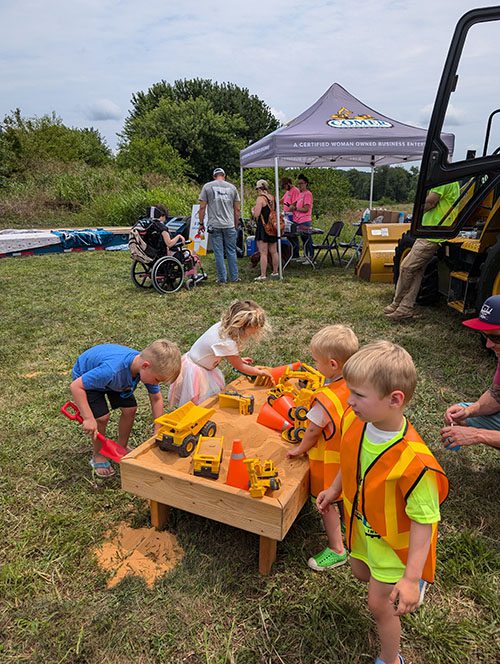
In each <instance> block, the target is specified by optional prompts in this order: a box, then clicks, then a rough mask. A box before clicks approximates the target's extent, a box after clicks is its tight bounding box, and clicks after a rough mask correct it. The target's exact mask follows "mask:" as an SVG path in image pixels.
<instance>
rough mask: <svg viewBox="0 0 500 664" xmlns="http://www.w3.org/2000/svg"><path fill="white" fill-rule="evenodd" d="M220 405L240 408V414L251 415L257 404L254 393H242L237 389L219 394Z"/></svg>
mask: <svg viewBox="0 0 500 664" xmlns="http://www.w3.org/2000/svg"><path fill="white" fill-rule="evenodd" d="M219 406H220V407H221V408H238V409H239V411H240V415H251V414H252V413H253V410H254V406H255V398H254V396H253V395H249V396H247V395H245V394H240V392H236V390H226V391H225V392H221V393H220V394H219Z"/></svg>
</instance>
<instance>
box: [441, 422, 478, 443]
mask: <svg viewBox="0 0 500 664" xmlns="http://www.w3.org/2000/svg"><path fill="white" fill-rule="evenodd" d="M441 438H442V441H443V444H444V446H445V448H447V447H455V446H456V445H462V446H463V445H476V444H478V443H479V442H480V441H479V440H478V430H477V429H476V428H475V427H460V426H454V427H452V426H449V427H443V428H442V429H441Z"/></svg>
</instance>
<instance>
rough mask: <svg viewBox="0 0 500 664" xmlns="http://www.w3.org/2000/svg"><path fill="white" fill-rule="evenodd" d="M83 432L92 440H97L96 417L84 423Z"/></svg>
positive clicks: (87, 419) (86, 419)
mask: <svg viewBox="0 0 500 664" xmlns="http://www.w3.org/2000/svg"><path fill="white" fill-rule="evenodd" d="M82 427H83V431H84V432H85V433H86V434H88V435H89V436H90V437H91V438H92V440H95V439H96V438H97V422H96V421H95V418H94V417H86V418H85V419H84V420H83V422H82Z"/></svg>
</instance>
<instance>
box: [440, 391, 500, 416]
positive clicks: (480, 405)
mask: <svg viewBox="0 0 500 664" xmlns="http://www.w3.org/2000/svg"><path fill="white" fill-rule="evenodd" d="M498 412H500V385H495V384H493V385H492V386H491V387H490V388H489V389H488V390H486V392H484V393H483V394H481V396H480V397H479V399H478V400H477V401H475V402H474V403H471V404H470V405H469V406H467V407H465V406H460V405H459V404H454V405H453V406H450V407H449V408H448V410H447V411H446V413H445V416H444V419H445V422H446V423H447V424H451V423H452V422H454V423H455V424H462V423H463V422H464V420H466V419H467V418H468V417H479V416H480V415H494V414H495V413H498Z"/></svg>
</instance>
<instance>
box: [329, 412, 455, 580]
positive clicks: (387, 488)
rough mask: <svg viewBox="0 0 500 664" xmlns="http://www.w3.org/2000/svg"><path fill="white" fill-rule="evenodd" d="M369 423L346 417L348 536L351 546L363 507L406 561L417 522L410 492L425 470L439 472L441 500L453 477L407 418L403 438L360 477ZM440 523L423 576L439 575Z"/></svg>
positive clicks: (343, 458)
mask: <svg viewBox="0 0 500 664" xmlns="http://www.w3.org/2000/svg"><path fill="white" fill-rule="evenodd" d="M365 426H366V425H365V424H364V423H363V422H361V420H359V419H357V418H356V416H355V415H354V413H353V412H352V411H350V410H349V411H347V412H346V416H345V417H344V420H343V422H342V432H343V434H342V443H341V448H340V467H341V471H342V491H343V500H344V509H345V513H346V540H347V546H348V548H349V549H351V545H352V542H351V536H352V523H353V518H354V513H355V512H356V511H358V512H361V513H362V514H363V516H364V517H365V519H366V520H367V521H368V523H369V524H370V527H371V528H373V530H374V531H375V532H376V533H378V535H380V537H382V538H383V539H384V540H385V541H386V542H387V544H388V545H389V546H390V547H391V548H392V549H393V550H394V552H395V553H396V554H397V556H398V557H399V558H400V560H401V562H402V563H403V564H404V565H406V562H407V560H408V546H409V540H410V525H411V521H410V519H409V517H408V516H407V514H406V512H405V508H406V503H407V500H408V496H409V495H410V494H411V492H412V491H413V489H414V488H415V486H416V485H417V484H418V482H419V481H420V479H421V478H422V476H423V475H424V473H426V472H433V473H434V474H435V477H436V483H437V488H438V493H439V503H440V504H441V503H442V502H443V501H444V500H445V498H446V496H447V495H448V479H447V478H446V475H445V473H444V471H443V469H442V468H441V466H440V465H439V463H438V462H437V461H436V459H435V457H434V456H433V454H432V453H431V451H430V450H429V448H428V447H427V446H426V445H425V443H424V442H423V440H422V439H421V438H420V436H419V435H418V433H417V432H416V431H415V429H414V428H413V427H412V426H411V424H410V423H409V422H408V421H407V422H406V426H405V430H404V432H403V435H402V437H401V438H399V439H398V440H396V441H395V442H394V443H393V444H392V445H391V446H390V447H388V448H387V449H386V450H384V451H383V452H382V453H381V454H380V455H379V456H378V457H377V458H376V459H375V460H374V461H373V462H372V463H371V464H370V466H369V467H368V468H367V469H366V471H365V474H364V477H361V476H360V456H361V443H362V441H363V436H364V433H365ZM436 541H437V524H433V527H432V537H431V546H430V549H429V554H428V556H427V560H426V562H425V565H424V570H423V572H422V578H423V579H425V580H426V581H429V582H432V581H433V580H434V572H435V563H436Z"/></svg>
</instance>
